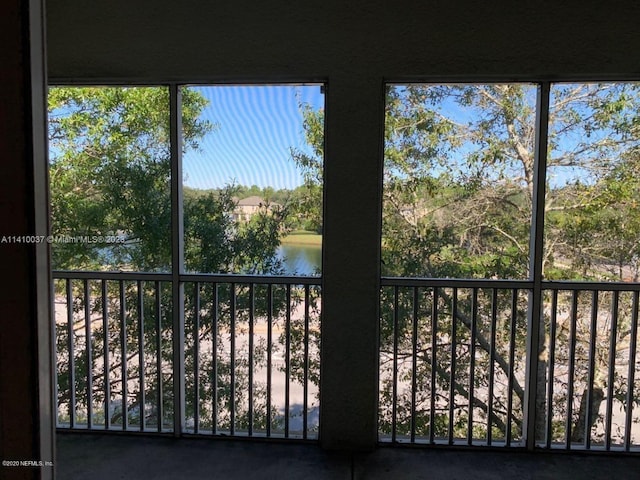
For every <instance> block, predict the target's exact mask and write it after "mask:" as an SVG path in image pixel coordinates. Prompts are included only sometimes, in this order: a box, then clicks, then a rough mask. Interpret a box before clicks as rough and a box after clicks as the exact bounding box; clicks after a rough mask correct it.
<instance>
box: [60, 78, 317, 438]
mask: <svg viewBox="0 0 640 480" xmlns="http://www.w3.org/2000/svg"><path fill="white" fill-rule="evenodd" d="M205 105H206V99H205V98H204V97H203V96H202V95H201V94H200V93H198V92H197V91H195V90H192V89H189V88H184V89H183V90H182V111H183V119H182V124H183V132H182V135H183V146H184V149H185V151H186V149H190V148H198V146H199V142H200V141H201V139H202V138H203V136H204V135H206V134H207V133H209V132H211V131H212V129H213V127H214V126H213V125H212V124H211V123H209V122H208V121H207V120H206V119H203V118H202V112H203V109H204V107H205ZM49 117H50V130H49V139H50V152H51V155H50V157H51V163H50V178H51V194H52V231H53V233H54V234H55V235H67V236H69V237H78V236H87V235H88V236H96V237H98V236H105V237H106V236H110V235H111V236H118V237H121V238H124V239H125V242H124V243H122V244H120V243H116V244H109V245H105V244H99V243H86V242H78V243H55V244H54V245H53V246H52V251H53V265H54V268H55V269H75V270H97V269H105V270H131V271H154V270H155V271H169V270H170V268H171V250H170V248H171V241H170V231H171V227H170V222H171V201H170V172H171V168H170V149H169V138H170V132H169V92H168V89H166V88H162V87H149V88H147V87H144V88H138V87H130V88H129V87H104V88H101V87H98V88H93V87H91V88H76V87H69V88H66V87H65V88H52V89H51V91H50V96H49ZM238 190H239V188H238V187H235V186H228V187H226V188H224V189H222V190H218V191H209V192H201V191H197V190H193V189H189V188H185V191H184V207H183V208H184V231H185V234H184V242H185V268H186V270H187V271H191V272H204V273H245V274H279V273H282V265H281V263H280V260H279V259H278V258H277V257H276V256H275V250H276V248H277V247H278V245H279V242H280V237H281V236H282V235H283V234H284V233H285V232H286V230H285V229H284V228H283V224H284V223H285V217H286V216H287V208H288V207H287V206H286V205H283V206H282V208H271V209H270V210H267V209H266V208H265V209H264V210H263V211H260V212H258V213H257V214H256V215H254V216H253V217H252V218H251V220H250V221H249V222H239V221H237V220H235V219H234V217H233V211H234V208H235V207H236V204H237V194H238ZM254 191H255V188H253V187H252V188H250V189H248V193H253V192H254ZM258 193H259V194H263V195H265V196H275V195H276V193H277V192H273V191H264V190H262V191H260V192H258ZM168 287H169V285H168V284H165V283H162V284H158V285H154V282H144V281H140V282H136V281H134V282H129V281H123V282H118V281H106V282H105V283H104V288H105V289H106V295H105V296H103V295H102V288H103V285H102V284H101V283H100V282H95V281H90V282H88V283H87V284H86V287H85V285H84V284H83V282H82V281H70V283H69V284H68V289H67V288H66V286H65V282H64V281H58V282H57V289H56V297H57V301H58V302H63V303H65V304H66V305H65V307H66V309H67V313H68V314H69V315H70V318H71V320H72V321H71V325H65V326H64V327H63V325H64V323H62V322H59V323H58V328H57V332H56V333H57V335H56V336H57V338H56V344H57V353H58V355H57V369H58V393H59V396H58V401H59V403H60V405H61V409H60V412H61V415H62V416H63V417H64V415H65V413H64V409H65V408H67V412H66V415H69V414H70V412H69V411H68V409H69V404H70V400H71V397H72V390H73V392H75V394H76V399H77V408H76V412H77V415H78V419H79V420H80V421H81V422H83V421H86V420H87V418H86V415H87V411H88V406H89V405H88V402H89V398H90V396H89V392H88V391H87V390H88V389H87V387H88V385H87V376H88V374H89V373H90V372H91V373H92V375H93V389H92V391H91V392H90V393H91V397H92V401H93V404H95V405H97V404H101V403H103V402H105V400H106V401H107V403H108V404H109V412H107V413H105V412H104V410H102V412H103V413H102V415H103V416H104V415H108V417H109V419H110V421H111V422H112V423H113V424H122V423H123V421H124V412H123V404H124V405H126V407H127V410H128V413H127V415H126V418H127V419H128V421H129V422H133V423H136V422H138V423H139V422H140V421H141V418H142V417H143V416H144V418H145V419H146V420H147V422H150V423H154V422H155V423H156V424H157V423H158V422H160V423H162V424H163V425H164V426H165V427H166V426H170V425H171V424H172V418H171V417H172V415H173V394H172V385H173V382H174V380H175V378H174V375H173V369H172V368H171V362H172V349H173V347H172V341H171V338H172V337H173V333H172V328H171V324H172V320H171V318H172V312H171V310H172V308H173V306H172V304H171V289H170V288H168ZM200 287H201V288H200V290H201V296H200V298H199V299H198V300H197V299H196V295H195V293H194V289H195V285H194V284H187V285H185V290H186V294H185V312H184V315H185V324H186V331H185V346H184V347H185V351H186V352H187V354H186V386H187V392H186V396H187V398H188V399H191V401H190V402H188V403H187V412H186V413H187V417H188V418H193V415H194V411H195V409H196V403H198V405H200V404H202V408H201V412H202V413H203V418H205V417H206V418H208V419H209V421H210V418H211V413H212V412H210V411H209V412H208V415H205V414H204V413H205V411H206V410H207V407H206V406H210V405H211V404H212V400H213V398H214V397H215V398H217V409H218V410H219V411H220V412H218V413H219V420H220V421H219V423H218V425H217V426H218V428H222V429H225V428H226V429H228V428H230V424H229V418H227V420H225V419H224V418H225V414H224V412H228V411H229V408H230V403H229V402H230V401H231V391H232V390H233V389H232V385H233V387H234V388H235V390H236V391H237V392H238V395H237V396H236V399H235V400H236V403H237V405H236V407H237V408H236V412H237V418H236V422H237V423H238V425H246V422H247V419H248V415H249V407H248V406H247V405H246V392H247V389H248V381H249V379H248V376H247V375H246V373H242V372H244V371H245V370H246V367H247V365H246V362H247V361H246V360H244V359H243V360H242V361H241V362H239V363H238V364H236V365H235V366H232V364H231V363H230V362H231V360H230V351H229V349H230V347H229V344H230V339H231V337H232V331H233V328H232V324H233V325H234V328H237V329H238V332H241V331H242V329H244V328H248V322H249V315H250V314H249V310H250V309H249V307H248V305H250V297H251V295H252V294H250V292H249V288H248V286H246V285H237V286H236V287H235V289H234V291H233V292H234V293H233V299H232V290H231V285H230V284H228V283H220V284H210V285H209V284H204V283H203V284H201V285H200ZM255 290H256V291H254V292H253V296H254V299H253V303H254V305H253V309H254V312H253V314H254V315H255V316H256V317H260V318H263V317H264V318H266V317H267V315H270V316H272V317H273V318H274V320H273V321H274V328H275V327H276V326H277V325H278V324H280V326H282V324H283V322H284V320H283V315H284V312H285V310H286V308H287V307H286V305H287V301H288V299H287V295H286V294H285V293H284V292H283V291H282V289H274V290H275V291H274V292H272V294H271V298H268V295H267V292H266V290H265V289H263V290H265V291H262V290H261V291H260V292H258V291H257V290H258V287H256V289H255ZM295 292H296V290H295V289H294V293H295ZM67 293H69V296H68V298H67V296H66V295H67ZM317 297H318V296H317V294H312V295H311V298H312V301H313V302H316V301H317ZM65 299H66V300H65ZM301 301H302V299H301V298H300V296H299V295H297V294H294V295H292V298H291V303H290V305H291V308H296V306H297V305H299V304H300V302H301ZM234 304H235V308H236V310H237V311H236V310H234V307H233V305H234ZM196 305H199V307H200V309H199V310H196ZM105 308H106V311H107V316H106V317H104V316H103V313H104V309H105ZM85 311H88V312H89V317H90V318H91V319H92V320H91V322H90V326H89V330H90V331H91V336H90V338H89V340H87V337H86V336H85V331H86V328H87V322H86V321H85ZM158 311H159V314H158V313H157V312H158ZM315 315H316V316H317V312H316V314H315ZM214 317H216V318H217V320H216V321H214ZM65 320H66V315H65ZM123 324H126V327H125V328H124V329H123V328H122V325H123ZM281 330H282V331H284V329H283V328H281V329H279V330H277V331H278V332H280V331H281ZM293 330H294V329H293V326H292V332H293ZM141 332H142V333H141ZM294 333H295V332H294ZM140 335H142V345H143V346H144V348H143V351H142V352H141V351H140V345H141V344H140V338H139V336H140ZM277 335H278V337H281V338H278V337H277V338H274V340H273V345H272V346H271V348H272V349H273V350H274V352H275V351H277V350H278V349H279V348H281V345H284V343H285V339H284V337H282V335H284V334H283V333H282V334H280V333H278V334H277ZM292 335H293V333H292ZM214 339H215V343H216V344H217V345H218V349H217V351H211V352H209V355H208V356H205V357H203V358H200V359H199V360H200V364H199V367H198V370H199V375H204V373H203V372H208V374H209V375H211V374H212V371H211V368H212V365H213V364H214V363H213V359H214V358H215V359H217V363H216V368H217V371H216V373H215V374H216V376H217V377H218V384H217V387H216V386H214V385H213V384H211V383H206V382H203V383H202V384H201V388H200V389H199V399H198V402H194V401H193V397H194V395H195V382H194V378H195V375H196V357H195V356H196V346H200V345H201V344H202V345H204V344H205V343H207V344H208V345H212V344H213V343H214ZM70 345H71V347H72V348H69V346H70ZM89 347H91V348H89ZM265 348H266V346H265V345H256V353H255V357H254V359H255V362H254V368H256V369H260V368H263V367H264V363H265V361H266V354H265ZM300 352H302V350H300ZM106 354H108V355H109V364H108V368H107V369H104V370H101V369H100V365H99V364H100V362H103V361H106V360H105V355H106ZM300 355H302V353H300ZM140 358H142V359H143V360H144V361H143V362H142V366H141V365H140V364H141V362H140V361H139V359H140ZM158 362H159V363H160V367H158V366H157V364H158ZM243 362H244V363H243ZM125 365H126V368H125ZM243 365H244V367H243ZM242 368H245V370H242ZM72 369H73V374H74V377H75V382H74V383H73V384H72V383H71V378H72V375H71V374H72V371H71V370H72ZM233 369H237V374H236V375H235V378H234V382H233V383H232V380H231V379H232V378H233V376H232V375H231V373H230V372H231V371H232V370H233ZM234 371H235V370H234ZM125 375H126V378H127V379H128V380H127V382H124V381H123V378H124V376H125ZM143 377H144V378H146V382H145V385H144V388H143V387H142V386H141V382H142V378H143ZM136 382H137V383H136ZM107 384H109V386H110V392H111V395H110V396H111V398H108V399H105V398H104V396H105V387H106V385H107ZM129 384H131V385H129ZM125 387H127V388H129V391H128V392H127V393H126V395H125V391H124V390H125ZM254 387H255V390H254V401H255V403H256V405H257V406H256V408H255V409H254V421H255V424H256V428H257V427H258V426H264V425H265V423H266V422H267V421H272V422H276V419H277V418H279V417H280V415H279V413H278V411H277V409H276V407H275V406H274V407H273V408H272V410H271V411H267V409H266V401H265V395H266V391H265V389H264V388H263V387H260V386H258V385H255V386H254ZM160 392H162V395H160ZM143 394H144V395H143ZM118 396H119V397H118ZM123 396H125V397H126V398H125V399H124V401H123V400H122V397H123ZM158 396H161V397H162V398H161V401H162V403H163V405H164V415H163V418H157V411H158V408H157V407H158ZM143 397H146V398H145V403H143V402H142V401H143ZM118 398H119V399H118ZM65 406H66V407H65ZM150 407H151V408H150ZM98 410H99V409H98ZM227 417H228V415H227ZM94 420H95V418H94ZM104 420H105V419H104V418H102V421H104ZM203 425H204V426H208V427H210V428H212V427H213V426H212V425H210V424H209V425H206V422H205V424H203Z"/></svg>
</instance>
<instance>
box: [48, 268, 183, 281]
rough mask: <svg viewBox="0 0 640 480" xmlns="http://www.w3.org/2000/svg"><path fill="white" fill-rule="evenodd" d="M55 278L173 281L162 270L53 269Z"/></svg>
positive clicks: (169, 275) (168, 274)
mask: <svg viewBox="0 0 640 480" xmlns="http://www.w3.org/2000/svg"><path fill="white" fill-rule="evenodd" d="M52 275H53V278H69V279H73V280H84V279H87V280H145V281H156V280H157V281H161V282H167V281H171V274H170V273H160V272H123V271H119V272H114V271H108V272H103V271H90V270H53V272H52Z"/></svg>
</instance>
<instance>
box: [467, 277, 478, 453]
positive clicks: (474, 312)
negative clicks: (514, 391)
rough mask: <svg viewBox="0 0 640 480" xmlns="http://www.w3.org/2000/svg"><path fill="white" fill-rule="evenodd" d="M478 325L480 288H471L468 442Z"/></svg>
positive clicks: (473, 394) (471, 432)
mask: <svg viewBox="0 0 640 480" xmlns="http://www.w3.org/2000/svg"><path fill="white" fill-rule="evenodd" d="M477 326H478V289H477V288H475V287H474V288H472V289H471V340H470V342H471V348H470V353H469V356H470V359H469V423H468V424H467V443H468V444H469V445H472V444H473V407H474V403H475V383H476V380H475V374H476V329H477Z"/></svg>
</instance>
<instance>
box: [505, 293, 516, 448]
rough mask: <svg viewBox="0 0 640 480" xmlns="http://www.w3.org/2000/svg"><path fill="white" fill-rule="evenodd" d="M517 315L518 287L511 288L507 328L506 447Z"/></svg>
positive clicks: (508, 440) (510, 433) (510, 434)
mask: <svg viewBox="0 0 640 480" xmlns="http://www.w3.org/2000/svg"><path fill="white" fill-rule="evenodd" d="M517 316H518V289H517V288H514V289H512V290H511V321H510V322H511V325H510V329H509V380H508V386H507V447H510V446H511V440H512V435H513V432H512V431H511V424H512V419H513V381H514V374H515V372H514V365H513V363H514V360H515V352H516V328H517V322H516V320H517Z"/></svg>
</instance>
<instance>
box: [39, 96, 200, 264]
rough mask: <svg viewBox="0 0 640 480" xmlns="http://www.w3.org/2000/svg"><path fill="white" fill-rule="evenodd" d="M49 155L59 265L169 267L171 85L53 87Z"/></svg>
mask: <svg viewBox="0 0 640 480" xmlns="http://www.w3.org/2000/svg"><path fill="white" fill-rule="evenodd" d="M199 128H201V127H200V126H199V125H198V124H197V122H196V123H195V124H194V125H193V127H192V130H198V129H199ZM185 144H186V145H189V142H186V143H185ZM49 158H50V163H49V176H50V192H51V233H52V239H51V254H52V267H53V268H54V269H61V270H116V271H123V270H124V271H160V272H165V271H168V270H169V268H170V265H171V199H170V190H171V189H170V178H171V165H170V159H171V154H170V149H169V89H168V88H166V87H53V88H50V90H49Z"/></svg>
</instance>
